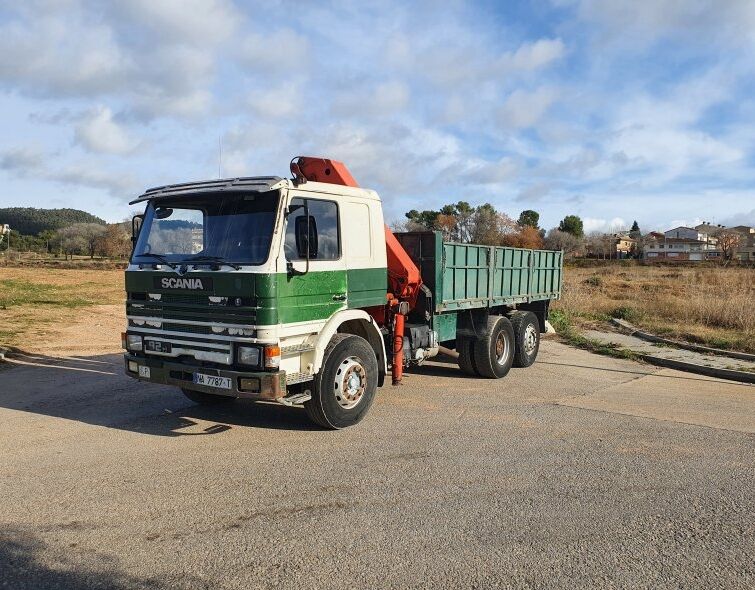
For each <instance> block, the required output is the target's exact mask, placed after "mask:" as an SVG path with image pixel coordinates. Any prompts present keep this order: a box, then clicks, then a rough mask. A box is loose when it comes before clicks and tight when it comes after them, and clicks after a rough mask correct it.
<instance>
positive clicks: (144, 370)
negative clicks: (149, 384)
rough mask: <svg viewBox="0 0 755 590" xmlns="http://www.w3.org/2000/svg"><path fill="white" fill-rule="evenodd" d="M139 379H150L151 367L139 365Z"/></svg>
mask: <svg viewBox="0 0 755 590" xmlns="http://www.w3.org/2000/svg"><path fill="white" fill-rule="evenodd" d="M139 377H144V378H146V379H149V367H145V366H144V365H139Z"/></svg>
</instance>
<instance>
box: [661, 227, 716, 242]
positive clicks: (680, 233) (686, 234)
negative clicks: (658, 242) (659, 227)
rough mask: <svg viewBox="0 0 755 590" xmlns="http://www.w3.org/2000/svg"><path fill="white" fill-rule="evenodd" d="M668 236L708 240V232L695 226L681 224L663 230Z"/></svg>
mask: <svg viewBox="0 0 755 590" xmlns="http://www.w3.org/2000/svg"><path fill="white" fill-rule="evenodd" d="M663 235H664V236H666V237H667V238H683V239H686V240H697V241H703V242H707V241H708V234H707V233H706V232H701V231H699V230H697V229H696V228H694V227H685V226H683V225H682V226H679V227H674V228H672V229H670V230H668V231H665V232H663Z"/></svg>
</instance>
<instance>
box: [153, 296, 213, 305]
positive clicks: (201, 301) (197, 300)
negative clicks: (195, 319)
mask: <svg viewBox="0 0 755 590" xmlns="http://www.w3.org/2000/svg"><path fill="white" fill-rule="evenodd" d="M159 301H161V302H163V303H185V304H189V305H207V304H208V302H209V298H208V297H207V295H194V294H191V293H163V294H162V295H161V296H160V299H159Z"/></svg>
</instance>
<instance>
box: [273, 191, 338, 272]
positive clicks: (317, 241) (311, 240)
mask: <svg viewBox="0 0 755 590" xmlns="http://www.w3.org/2000/svg"><path fill="white" fill-rule="evenodd" d="M305 204H306V205H307V208H308V209H309V224H308V227H309V234H307V218H306V216H305V211H306V208H305V207H304V205H305ZM291 208H292V209H293V210H292V212H291V213H289V215H288V219H287V223H286V239H285V252H286V259H287V260H304V259H306V256H307V248H309V259H310V260H338V259H339V258H340V257H341V235H340V232H339V228H338V205H337V204H336V203H335V202H333V201H320V200H318V199H302V198H298V197H297V198H295V199H292V200H291Z"/></svg>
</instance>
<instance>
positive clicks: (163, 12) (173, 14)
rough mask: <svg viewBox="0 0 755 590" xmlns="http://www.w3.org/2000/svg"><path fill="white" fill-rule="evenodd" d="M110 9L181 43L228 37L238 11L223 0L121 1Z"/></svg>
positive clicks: (202, 41) (213, 41)
mask: <svg viewBox="0 0 755 590" xmlns="http://www.w3.org/2000/svg"><path fill="white" fill-rule="evenodd" d="M111 10H113V11H115V12H116V13H117V14H120V15H124V16H126V17H128V18H129V19H130V20H131V21H134V22H137V23H139V24H140V25H142V26H144V27H149V28H150V29H152V30H153V31H154V32H155V34H156V35H158V36H159V37H161V38H163V39H164V37H165V36H166V35H169V36H171V37H172V38H173V39H174V40H177V41H179V42H181V43H184V44H189V45H191V44H201V45H204V44H206V43H207V42H208V41H209V42H212V43H217V42H221V41H225V40H228V39H229V38H230V36H231V34H232V33H233V32H234V30H235V29H236V26H237V25H238V23H239V22H240V20H241V18H240V14H239V12H238V10H237V8H236V6H234V4H233V3H232V2H229V1H227V0H159V1H158V0H125V1H121V2H117V3H114V4H113V6H112V7H111Z"/></svg>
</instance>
